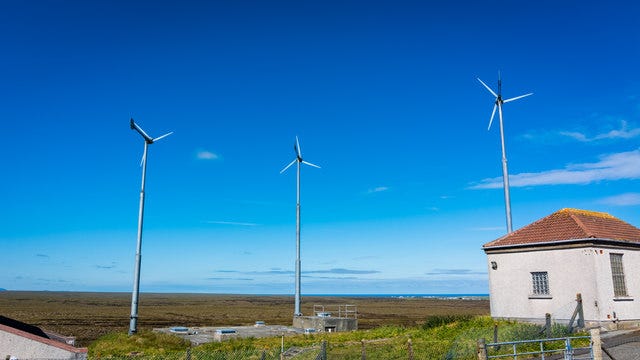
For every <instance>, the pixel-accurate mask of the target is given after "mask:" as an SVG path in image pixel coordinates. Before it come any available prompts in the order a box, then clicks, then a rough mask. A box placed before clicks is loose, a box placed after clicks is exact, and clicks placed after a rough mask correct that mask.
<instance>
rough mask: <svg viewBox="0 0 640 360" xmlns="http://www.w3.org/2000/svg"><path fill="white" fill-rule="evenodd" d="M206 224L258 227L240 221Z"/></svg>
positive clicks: (208, 222)
mask: <svg viewBox="0 0 640 360" xmlns="http://www.w3.org/2000/svg"><path fill="white" fill-rule="evenodd" d="M205 224H218V225H235V226H258V224H256V223H250V222H239V221H214V220H210V221H205Z"/></svg>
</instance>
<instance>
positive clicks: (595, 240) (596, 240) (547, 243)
mask: <svg viewBox="0 0 640 360" xmlns="http://www.w3.org/2000/svg"><path fill="white" fill-rule="evenodd" d="M581 242H592V243H606V244H620V245H623V244H624V245H626V246H634V247H636V246H640V243H635V242H631V241H625V240H615V239H604V238H595V237H588V238H581V239H569V240H551V241H543V242H532V243H526V244H511V245H499V246H489V247H487V246H483V247H482V250H484V251H485V252H486V251H487V250H489V251H491V250H502V249H513V248H527V247H538V246H559V245H564V244H574V243H581Z"/></svg>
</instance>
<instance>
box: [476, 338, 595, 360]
mask: <svg viewBox="0 0 640 360" xmlns="http://www.w3.org/2000/svg"><path fill="white" fill-rule="evenodd" d="M580 339H591V337H590V336H574V337H566V338H553V339H537V340H521V341H508V342H496V343H487V344H486V345H485V351H486V352H487V356H486V359H500V358H513V359H518V357H519V356H520V358H522V357H527V356H528V357H531V356H539V357H540V359H542V360H545V359H546V358H547V357H548V356H550V355H553V354H562V355H563V356H564V357H563V359H565V360H577V359H593V348H592V342H591V341H590V342H589V346H588V347H575V346H573V345H572V342H576V341H578V340H580ZM533 344H538V346H537V348H536V349H535V350H533V349H531V347H532V345H533ZM554 345H555V346H554ZM503 347H505V348H510V349H511V352H503V353H500V354H493V355H490V354H489V351H490V350H491V349H492V348H493V351H496V352H497V351H499V350H500V349H502V348H503ZM523 347H527V349H523ZM577 356H579V357H577ZM584 356H587V357H584Z"/></svg>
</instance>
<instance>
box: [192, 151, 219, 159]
mask: <svg viewBox="0 0 640 360" xmlns="http://www.w3.org/2000/svg"><path fill="white" fill-rule="evenodd" d="M196 158H197V159H199V160H217V159H219V158H220V156H219V155H218V154H216V153H214V152H211V151H207V150H198V151H197V152H196Z"/></svg>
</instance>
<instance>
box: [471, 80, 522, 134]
mask: <svg viewBox="0 0 640 360" xmlns="http://www.w3.org/2000/svg"><path fill="white" fill-rule="evenodd" d="M477 79H478V81H480V83H481V84H482V85H483V86H484V87H485V88H486V89H487V90H489V92H490V93H491V95H493V96H494V97H495V98H496V100H495V102H494V105H493V111H491V119H490V120H489V126H488V127H487V130H490V129H491V124H493V118H494V117H495V115H496V109H498V110H499V112H500V121H502V104H504V103H508V102H511V101H514V100H518V99H522V98H523V97H527V96H530V95H533V93H528V94H524V95H520V96H516V97H512V98H509V99H506V100H504V99H502V79H501V78H500V73H498V93H496V92H495V91H493V89H491V88H490V87H489V85H487V84H485V83H484V81H482V80H480V78H477Z"/></svg>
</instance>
